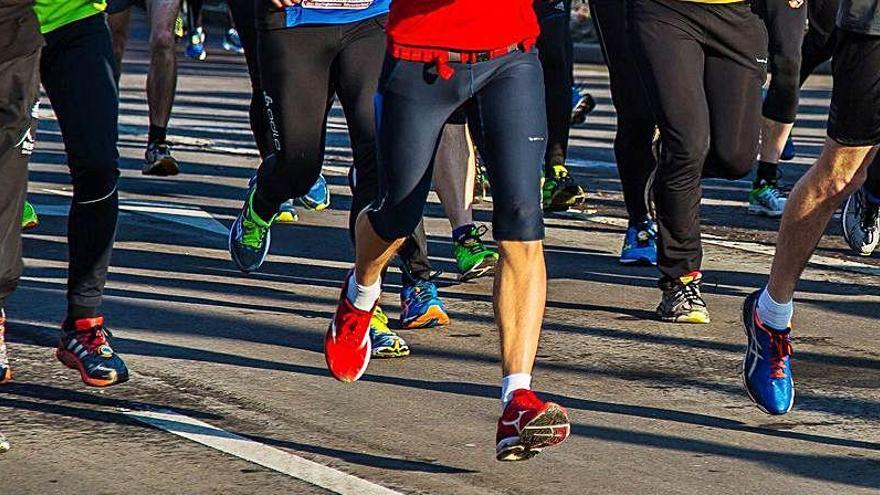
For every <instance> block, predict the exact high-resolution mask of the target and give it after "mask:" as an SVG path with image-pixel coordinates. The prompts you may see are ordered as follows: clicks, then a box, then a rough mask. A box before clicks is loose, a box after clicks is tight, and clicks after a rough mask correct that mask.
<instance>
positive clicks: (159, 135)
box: [147, 124, 168, 143]
mask: <svg viewBox="0 0 880 495" xmlns="http://www.w3.org/2000/svg"><path fill="white" fill-rule="evenodd" d="M167 138H168V128H167V127H159V126H157V125H153V124H150V134H149V137H148V138H147V142H149V143H156V142H162V141H165V140H166V139H167Z"/></svg>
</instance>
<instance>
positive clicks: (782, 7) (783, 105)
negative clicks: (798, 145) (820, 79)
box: [752, 0, 807, 124]
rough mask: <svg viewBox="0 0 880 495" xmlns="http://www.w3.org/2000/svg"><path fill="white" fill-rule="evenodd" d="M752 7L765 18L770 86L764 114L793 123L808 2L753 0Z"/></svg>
mask: <svg viewBox="0 0 880 495" xmlns="http://www.w3.org/2000/svg"><path fill="white" fill-rule="evenodd" d="M752 10H753V11H754V12H755V13H756V14H758V15H759V16H760V17H761V19H762V20H763V21H764V25H765V26H766V27H767V33H768V35H769V39H770V43H769V45H768V46H769V52H770V74H772V75H773V77H772V78H771V79H770V88H769V89H768V90H767V97H766V98H764V108H763V114H764V117H766V118H768V119H770V120H773V121H775V122H779V123H782V124H791V123H794V119H795V117H797V106H798V97H799V96H800V71H801V67H800V66H801V45H802V43H803V39H804V31H805V25H806V22H807V5H806V2H804V3H802V4H801V5H800V6H799V7H797V8H792V7H791V6H790V5H789V2H788V0H753V1H752Z"/></svg>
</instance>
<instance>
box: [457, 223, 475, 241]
mask: <svg viewBox="0 0 880 495" xmlns="http://www.w3.org/2000/svg"><path fill="white" fill-rule="evenodd" d="M475 228H476V225H474V224H473V223H466V224H464V225H462V226H460V227H456V228H454V229H452V240H454V241H456V242H458V241H460V240H461V239H462V238H463V237H465V236H466V235H468V234H470V233H471V231H473V230H474V229H475Z"/></svg>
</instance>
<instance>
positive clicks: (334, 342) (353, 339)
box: [324, 276, 375, 382]
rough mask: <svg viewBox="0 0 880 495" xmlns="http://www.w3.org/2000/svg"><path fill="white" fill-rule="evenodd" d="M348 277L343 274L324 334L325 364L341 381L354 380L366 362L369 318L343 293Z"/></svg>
mask: <svg viewBox="0 0 880 495" xmlns="http://www.w3.org/2000/svg"><path fill="white" fill-rule="evenodd" d="M350 278H351V277H350V276H346V277H345V285H344V286H343V287H342V295H340V296H339V305H338V306H337V307H336V314H335V315H333V321H331V322H330V328H329V329H327V336H326V337H325V338H324V358H325V359H326V360H327V368H328V369H329V370H330V374H331V375H333V378H336V379H337V380H339V381H341V382H353V381H355V380H357V379H358V378H360V377H361V376H363V374H364V372H365V371H367V365H368V364H370V348H371V342H370V319H371V318H372V317H373V312H372V311H361V310H360V309H357V308H356V307H354V305H353V304H352V303H351V302H350V301H349V300H348V298H347V297H346V296H345V294H346V293H347V292H348V280H349V279H350ZM374 309H375V306H374Z"/></svg>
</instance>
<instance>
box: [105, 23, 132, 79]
mask: <svg viewBox="0 0 880 495" xmlns="http://www.w3.org/2000/svg"><path fill="white" fill-rule="evenodd" d="M107 25H108V26H109V27H110V35H111V36H112V38H113V56H114V57H115V58H116V82H117V83H118V82H119V75H120V74H122V56H123V55H125V42H126V41H127V40H128V27H129V25H131V9H125V10H123V11H122V12H119V13H116V14H113V15H110V16H107Z"/></svg>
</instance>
